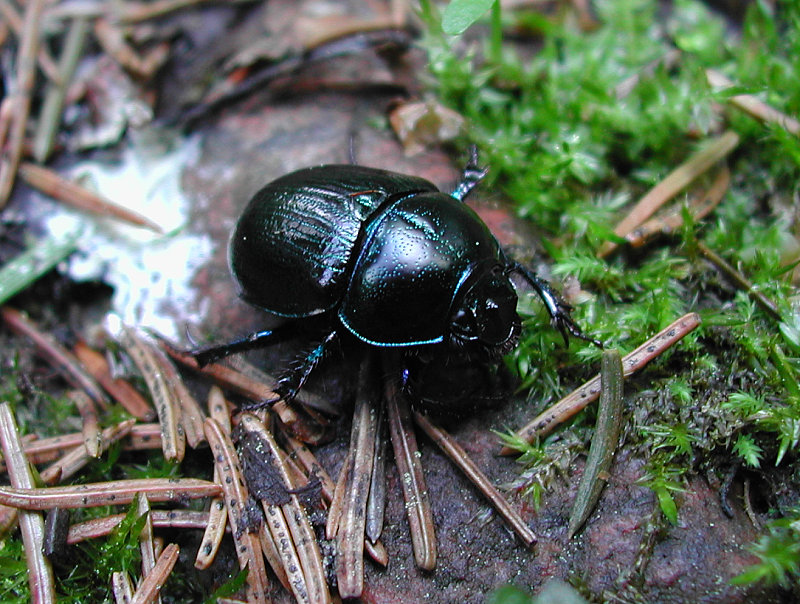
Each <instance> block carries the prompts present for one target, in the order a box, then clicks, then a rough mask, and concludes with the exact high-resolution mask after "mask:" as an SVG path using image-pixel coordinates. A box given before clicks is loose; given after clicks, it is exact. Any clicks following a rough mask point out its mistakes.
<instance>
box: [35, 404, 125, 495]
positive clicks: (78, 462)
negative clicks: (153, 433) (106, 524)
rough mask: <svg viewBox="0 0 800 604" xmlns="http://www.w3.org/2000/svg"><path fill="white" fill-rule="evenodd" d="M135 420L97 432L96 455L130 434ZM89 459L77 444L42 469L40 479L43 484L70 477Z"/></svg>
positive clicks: (86, 453)
mask: <svg viewBox="0 0 800 604" xmlns="http://www.w3.org/2000/svg"><path fill="white" fill-rule="evenodd" d="M135 421H136V420H133V419H129V420H126V421H124V422H121V423H119V424H117V425H116V426H111V427H110V428H106V429H105V430H103V432H102V433H101V434H99V439H98V451H97V457H100V456H101V455H102V454H103V453H105V451H106V449H108V447H109V446H111V445H112V444H113V443H115V442H116V441H118V440H119V439H121V438H124V437H125V436H127V435H128V434H130V431H131V430H132V429H133V424H134V422H135ZM81 436H83V435H81ZM89 459H90V456H89V452H88V451H87V449H86V447H85V446H77V447H75V448H74V449H72V450H71V451H70V452H69V453H67V454H66V455H64V456H63V457H61V458H60V459H58V460H57V461H56V462H55V463H53V464H52V465H50V466H48V467H47V468H46V469H44V470H42V474H41V478H42V481H43V482H44V483H45V484H56V483H58V482H60V481H63V480H66V479H67V478H71V477H72V476H74V475H75V474H77V473H78V472H79V471H80V470H81V469H83V467H84V466H85V465H86V464H87V463H89Z"/></svg>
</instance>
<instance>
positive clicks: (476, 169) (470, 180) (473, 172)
mask: <svg viewBox="0 0 800 604" xmlns="http://www.w3.org/2000/svg"><path fill="white" fill-rule="evenodd" d="M488 171H489V169H488V168H481V167H480V166H479V165H478V147H476V146H475V145H472V146H471V147H470V156H469V161H468V162H467V165H466V166H464V171H463V172H462V173H461V180H460V181H459V182H458V185H456V188H455V190H454V191H453V192H452V193H451V194H450V195H452V196H453V197H455V198H456V199H458V201H464V200H465V199H466V198H467V195H469V193H470V191H472V189H474V188H475V187H476V186H477V184H478V183H479V182H480V181H481V179H482V178H483V177H484V176H486V173H487V172H488Z"/></svg>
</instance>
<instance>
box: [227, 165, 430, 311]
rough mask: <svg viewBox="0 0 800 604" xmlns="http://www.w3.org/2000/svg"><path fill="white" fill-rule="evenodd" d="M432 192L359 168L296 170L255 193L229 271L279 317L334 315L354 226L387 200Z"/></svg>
mask: <svg viewBox="0 0 800 604" xmlns="http://www.w3.org/2000/svg"><path fill="white" fill-rule="evenodd" d="M426 190H433V191H435V190H436V187H435V186H434V185H433V184H432V183H430V182H428V181H427V180H424V179H422V178H416V177H413V176H403V175H399V174H395V173H393V172H388V171H384V170H377V169H374V168H366V167H362V166H349V165H342V166H324V167H314V168H306V169H302V170H298V171H296V172H293V173H291V174H288V175H286V176H283V177H281V178H279V179H277V180H275V181H273V182H272V183H270V184H268V185H267V186H266V187H264V188H263V189H261V190H260V191H259V192H258V193H256V195H255V196H254V197H253V199H252V200H251V201H250V203H249V204H248V206H247V208H246V209H245V211H244V213H243V214H242V216H241V218H240V219H239V222H238V223H237V226H236V229H235V230H234V233H233V237H232V239H231V251H230V259H231V270H232V272H233V274H234V276H235V277H236V279H237V281H238V282H239V285H240V287H241V291H242V296H243V297H244V298H245V299H246V300H247V301H248V302H250V303H251V304H254V305H256V306H260V307H262V308H264V309H266V310H268V311H270V312H272V313H275V314H278V315H282V316H287V317H305V316H310V315H314V314H318V313H321V312H325V311H326V310H330V309H331V308H333V307H335V306H336V305H337V304H338V302H339V300H341V298H342V296H343V295H344V289H345V288H346V287H347V276H346V272H347V268H348V263H349V262H350V259H351V256H352V254H353V250H354V248H355V246H356V244H357V241H358V239H359V233H360V231H361V227H362V224H363V223H364V222H365V221H366V220H367V219H368V218H369V217H370V216H371V215H372V214H373V213H374V212H375V211H376V209H377V208H379V207H380V206H381V205H382V204H383V203H384V202H386V201H387V199H390V198H391V197H392V196H396V195H399V196H403V195H409V194H414V193H416V192H419V191H426Z"/></svg>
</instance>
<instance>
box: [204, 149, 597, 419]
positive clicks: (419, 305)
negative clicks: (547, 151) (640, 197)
mask: <svg viewBox="0 0 800 604" xmlns="http://www.w3.org/2000/svg"><path fill="white" fill-rule="evenodd" d="M485 174H486V170H485V169H481V168H480V167H479V166H478V158H477V151H475V150H473V151H472V154H471V158H470V160H469V162H468V164H467V166H466V168H465V169H464V171H463V173H462V176H461V179H460V181H459V183H458V185H457V186H456V188H455V190H454V191H453V192H452V193H450V194H446V193H444V192H442V191H440V190H439V189H438V188H437V187H436V186H435V185H434V184H433V183H431V182H429V181H427V180H425V179H423V178H419V177H416V176H409V175H404V174H399V173H395V172H391V171H387V170H381V169H376V168H369V167H364V166H358V165H322V166H316V167H310V168H303V169H300V170H297V171H296V172H292V173H290V174H287V175H285V176H282V177H280V178H278V179H277V180H274V181H273V182H271V183H269V184H267V185H266V186H265V187H264V188H262V189H261V190H260V191H258V192H257V193H256V194H255V196H254V197H253V198H252V199H251V200H250V202H249V204H248V205H247V206H246V208H245V210H244V212H243V213H242V215H241V217H240V218H239V220H238V221H237V224H236V226H235V228H234V230H233V233H232V236H231V240H230V246H229V258H230V267H231V271H232V273H233V276H234V278H235V279H236V281H237V282H238V284H239V287H240V290H241V296H242V297H243V299H244V300H245V301H247V302H248V303H250V304H252V305H254V306H257V307H260V308H262V309H264V310H266V311H268V312H270V313H272V314H273V315H277V316H279V317H283V318H284V319H285V322H284V323H282V324H281V325H279V326H278V327H276V328H274V329H269V330H264V331H259V332H256V333H253V334H250V335H248V336H246V337H244V338H241V339H238V340H235V341H233V342H230V343H228V344H224V345H221V346H213V347H210V348H206V349H202V350H198V351H196V352H195V353H194V355H195V358H196V359H197V361H198V363H199V364H201V365H204V364H207V363H210V362H213V361H215V360H217V359H219V358H221V357H224V356H227V355H229V354H232V353H235V352H241V351H245V350H250V349H254V348H261V347H264V346H268V345H270V344H272V343H274V342H278V341H282V340H285V339H287V338H290V337H292V336H294V335H295V334H296V333H297V332H298V330H299V329H300V328H302V327H306V328H307V327H309V326H312V327H313V329H316V330H317V331H318V333H319V336H320V340H319V344H317V345H316V346H315V347H314V348H313V349H312V350H311V351H310V352H308V353H306V354H304V355H303V356H302V358H300V359H299V361H298V362H297V363H295V365H294V366H293V367H292V368H291V370H289V371H287V372H286V373H285V374H284V375H283V376H282V377H281V379H280V380H279V383H278V386H277V387H276V393H277V395H278V398H277V399H275V400H280V399H284V400H287V401H290V400H291V399H293V398H294V397H295V396H296V394H297V393H298V391H299V390H300V389H301V388H302V387H303V385H304V384H305V382H306V380H307V379H308V377H309V375H310V374H311V373H312V371H313V370H314V368H315V367H316V366H317V365H318V363H319V362H320V360H321V359H322V358H323V357H324V356H325V355H326V353H327V352H328V351H329V350H330V349H331V348H332V347H333V345H334V343H335V342H337V341H338V340H339V339H340V338H341V337H342V336H343V335H344V334H350V335H352V336H354V337H355V338H356V339H357V340H359V341H361V342H362V343H363V344H364V345H366V346H369V347H374V348H393V349H398V350H399V351H400V352H401V354H400V355H398V357H399V358H400V359H401V361H400V367H399V368H398V372H399V376H400V378H401V380H402V384H403V385H404V387H405V389H406V391H407V392H409V394H411V396H412V397H413V398H414V399H416V401H417V402H418V403H420V404H422V405H423V406H425V407H430V408H433V407H441V408H444V409H453V410H456V409H457V408H458V405H459V404H460V402H459V399H463V398H464V396H462V395H464V394H470V393H469V390H470V389H476V390H477V389H482V390H483V391H484V392H485V396H484V395H482V394H480V393H477V399H478V400H479V401H481V400H486V401H488V400H489V399H491V398H492V395H491V394H490V393H489V392H490V391H491V389H492V387H491V380H489V381H487V380H485V379H484V377H483V376H484V375H485V374H487V373H489V374H490V373H492V372H493V370H494V368H496V367H497V365H498V363H499V359H500V358H501V357H502V355H504V354H506V353H508V352H510V351H511V350H512V349H513V348H514V347H515V346H516V345H517V342H518V339H519V335H520V329H521V321H520V318H519V315H518V314H517V311H516V307H517V294H516V291H515V289H514V286H513V284H512V281H511V279H510V277H511V275H512V274H517V275H519V276H520V277H521V278H522V279H523V280H524V281H526V282H527V283H528V284H529V285H530V286H531V287H532V288H533V289H534V290H535V291H536V293H537V294H538V295H539V297H540V298H541V300H542V302H543V303H544V304H545V306H546V308H547V310H548V312H549V314H550V317H551V322H552V324H553V325H554V326H555V327H556V328H557V329H558V330H559V331H560V332H561V333H562V335H563V337H564V340H565V342H566V341H567V339H568V335H569V334H571V335H573V336H575V337H578V338H581V339H584V340H588V341H591V342H594V343H595V344H597V345H600V344H599V342H597V341H596V340H592V339H591V338H589V337H588V336H586V335H585V334H584V333H583V332H582V331H581V330H580V329H579V327H578V326H577V325H576V324H575V322H574V321H573V320H572V318H571V317H570V310H571V308H570V307H569V305H567V304H566V303H565V302H564V301H563V300H562V299H561V298H560V297H559V296H558V295H557V294H556V293H555V292H554V291H553V290H552V289H551V287H550V285H549V284H548V283H547V282H546V281H544V280H543V279H541V278H540V277H539V276H538V275H536V274H535V273H534V272H532V271H531V270H529V269H528V268H527V267H525V266H523V265H522V264H520V263H518V262H515V261H513V260H511V259H510V258H509V257H507V256H506V254H505V252H504V251H503V250H502V248H501V247H500V245H499V243H498V242H497V239H496V238H495V237H494V235H492V233H491V232H490V230H489V228H488V227H487V226H486V224H485V223H484V222H483V221H482V220H481V218H480V217H479V216H478V215H477V214H476V213H475V212H474V211H473V210H472V209H471V208H470V207H469V206H468V205H467V204H465V203H464V200H465V199H466V197H467V196H468V195H469V193H470V192H471V191H472V190H473V189H474V188H475V186H476V185H477V184H478V183H479V182H480V180H481V179H482V178H483V177H484V176H485ZM448 371H450V372H451V375H450V379H449V380H448V379H447V378H445V380H444V381H443V382H442V383H443V384H444V385H445V387H444V388H442V387H439V388H431V385H430V383H426V382H429V380H431V379H433V378H432V377H428V376H429V375H433V376H435V375H436V374H440V375H441V374H442V372H445V373H446V372H448ZM448 384H452V385H456V384H458V385H459V388H458V389H457V391H456V392H455V393H454V394H453V395H449V396H448V395H446V394H444V393H445V392H446V391H447V390H449V385H448ZM487 384H488V385H487ZM269 402H274V401H264V402H263V403H262V404H266V403H269Z"/></svg>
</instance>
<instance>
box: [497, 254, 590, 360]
mask: <svg viewBox="0 0 800 604" xmlns="http://www.w3.org/2000/svg"><path fill="white" fill-rule="evenodd" d="M506 271H507V272H508V273H517V274H518V275H521V276H522V277H523V278H524V279H525V281H527V282H528V284H529V285H530V286H531V287H532V288H533V289H534V290H536V293H537V294H538V295H539V298H541V299H542V302H544V305H545V307H546V308H547V312H548V313H550V320H551V322H552V323H553V326H555V327H556V328H557V329H558V331H560V332H561V335H562V336H563V338H564V343H565V344H569V336H570V335H572V336H574V337H576V338H580V339H581V340H585V341H587V342H591V343H592V344H594V345H595V346H597V347H598V348H602V347H603V343H602V342H601V341H600V340H597V339H595V338H592V337H591V336H587V335H586V334H585V333H583V331H581V328H580V327H578V324H577V323H575V321H574V320H573V319H572V316H571V315H570V311H571V310H572V307H571V306H570V305H569V304H567V303H566V302H565V301H564V300H563V299H562V298H561V296H559V295H558V294H557V293H556V292H555V291H553V288H552V287H551V286H550V284H549V283H548V282H547V281H545V280H544V279H542V278H541V277H539V275H537V274H536V273H534V272H533V271H532V270H530V269H529V268H527V267H526V266H524V265H522V264H520V263H519V262H510V263H509V264H508V265H507V267H506Z"/></svg>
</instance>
